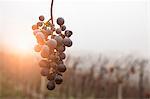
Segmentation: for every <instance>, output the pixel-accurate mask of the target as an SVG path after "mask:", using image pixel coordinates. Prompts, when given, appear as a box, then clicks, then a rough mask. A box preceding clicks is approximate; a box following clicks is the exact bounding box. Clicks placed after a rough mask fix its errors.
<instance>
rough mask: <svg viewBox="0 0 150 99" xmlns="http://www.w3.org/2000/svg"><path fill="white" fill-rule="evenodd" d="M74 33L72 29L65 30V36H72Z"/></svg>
mask: <svg viewBox="0 0 150 99" xmlns="http://www.w3.org/2000/svg"><path fill="white" fill-rule="evenodd" d="M72 34H73V33H72V31H70V30H66V31H65V36H67V37H70V36H71V35H72Z"/></svg>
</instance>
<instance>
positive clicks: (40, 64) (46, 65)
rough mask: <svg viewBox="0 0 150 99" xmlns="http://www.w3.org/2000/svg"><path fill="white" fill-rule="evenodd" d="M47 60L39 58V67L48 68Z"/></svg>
mask: <svg viewBox="0 0 150 99" xmlns="http://www.w3.org/2000/svg"><path fill="white" fill-rule="evenodd" d="M49 64H50V63H49V61H48V60H41V61H40V62H39V66H40V67H44V68H48V67H49Z"/></svg>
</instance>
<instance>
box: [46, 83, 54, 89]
mask: <svg viewBox="0 0 150 99" xmlns="http://www.w3.org/2000/svg"><path fill="white" fill-rule="evenodd" d="M47 89H48V90H53V89H55V82H54V81H49V82H48V84H47Z"/></svg>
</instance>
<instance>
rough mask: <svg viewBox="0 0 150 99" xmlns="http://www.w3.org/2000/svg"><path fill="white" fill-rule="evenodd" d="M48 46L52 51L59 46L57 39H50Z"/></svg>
mask: <svg viewBox="0 0 150 99" xmlns="http://www.w3.org/2000/svg"><path fill="white" fill-rule="evenodd" d="M46 44H47V45H48V47H49V48H50V49H54V48H56V46H57V41H56V40H55V39H49V40H48V41H47V42H46Z"/></svg>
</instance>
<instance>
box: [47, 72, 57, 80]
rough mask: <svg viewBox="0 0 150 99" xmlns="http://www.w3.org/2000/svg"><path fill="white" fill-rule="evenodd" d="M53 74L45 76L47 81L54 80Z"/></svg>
mask: <svg viewBox="0 0 150 99" xmlns="http://www.w3.org/2000/svg"><path fill="white" fill-rule="evenodd" d="M55 75H56V74H55V73H51V74H48V76H47V80H50V81H51V80H54V78H55Z"/></svg>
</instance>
